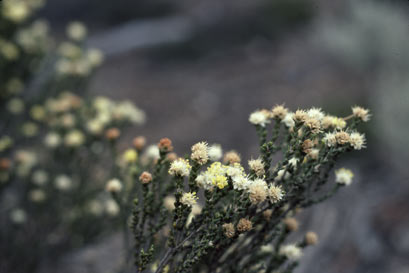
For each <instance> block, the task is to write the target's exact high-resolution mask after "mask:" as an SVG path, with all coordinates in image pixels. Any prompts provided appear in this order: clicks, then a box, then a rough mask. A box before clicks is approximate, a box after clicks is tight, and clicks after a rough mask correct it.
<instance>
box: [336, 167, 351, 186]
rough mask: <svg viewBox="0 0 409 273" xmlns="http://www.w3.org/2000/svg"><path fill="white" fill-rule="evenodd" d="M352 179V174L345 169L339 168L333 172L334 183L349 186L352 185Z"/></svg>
mask: <svg viewBox="0 0 409 273" xmlns="http://www.w3.org/2000/svg"><path fill="white" fill-rule="evenodd" d="M353 177H354V173H353V172H352V171H351V170H349V169H345V168H341V169H338V170H336V171H335V182H337V183H338V184H341V185H347V186H348V185H349V184H351V183H352V178H353Z"/></svg>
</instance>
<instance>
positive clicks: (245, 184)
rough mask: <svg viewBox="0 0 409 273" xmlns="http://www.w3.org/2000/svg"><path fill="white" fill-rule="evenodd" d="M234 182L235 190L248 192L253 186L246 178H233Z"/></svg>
mask: <svg viewBox="0 0 409 273" xmlns="http://www.w3.org/2000/svg"><path fill="white" fill-rule="evenodd" d="M232 181H233V188H234V189H235V190H247V189H248V188H249V186H250V184H251V181H250V180H249V179H248V178H247V177H245V176H235V177H232Z"/></svg>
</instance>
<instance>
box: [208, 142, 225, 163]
mask: <svg viewBox="0 0 409 273" xmlns="http://www.w3.org/2000/svg"><path fill="white" fill-rule="evenodd" d="M207 153H208V155H209V159H210V160H211V161H217V160H220V159H221V158H222V156H223V150H222V147H221V146H220V145H219V144H213V145H211V146H210V147H209V149H208V151H207Z"/></svg>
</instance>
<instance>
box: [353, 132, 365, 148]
mask: <svg viewBox="0 0 409 273" xmlns="http://www.w3.org/2000/svg"><path fill="white" fill-rule="evenodd" d="M365 142H366V140H365V135H364V134H360V133H357V132H354V133H351V134H350V136H349V143H350V144H351V146H352V147H353V148H354V149H355V150H361V149H362V148H365Z"/></svg>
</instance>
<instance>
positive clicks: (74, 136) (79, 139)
mask: <svg viewBox="0 0 409 273" xmlns="http://www.w3.org/2000/svg"><path fill="white" fill-rule="evenodd" d="M84 141H85V136H84V134H83V133H82V132H81V131H79V130H72V131H70V132H68V134H67V135H66V136H65V138H64V143H65V145H67V146H69V147H78V146H80V145H82V144H83V143H84Z"/></svg>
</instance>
